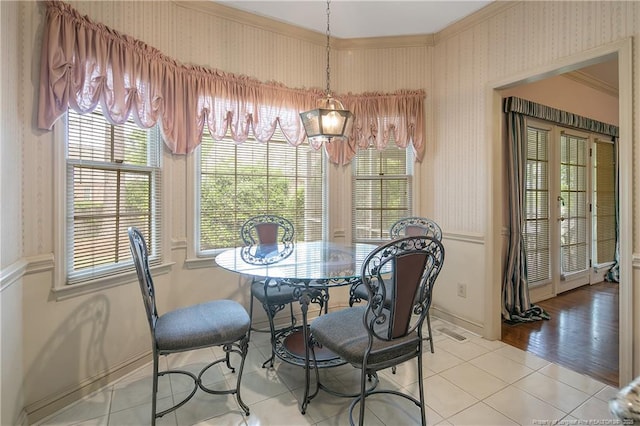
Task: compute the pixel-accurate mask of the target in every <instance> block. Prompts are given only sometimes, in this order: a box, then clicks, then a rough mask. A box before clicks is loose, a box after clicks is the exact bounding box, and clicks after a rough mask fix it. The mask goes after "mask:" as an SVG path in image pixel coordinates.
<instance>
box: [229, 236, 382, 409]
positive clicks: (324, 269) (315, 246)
mask: <svg viewBox="0 0 640 426" xmlns="http://www.w3.org/2000/svg"><path fill="white" fill-rule="evenodd" d="M375 248H376V246H375V245H373V244H363V243H355V244H341V243H336V242H329V241H312V242H297V243H290V244H277V245H250V246H244V247H237V248H234V249H229V250H226V251H224V252H222V253H220V254H218V255H217V256H216V263H217V264H218V265H219V266H221V267H222V268H224V269H227V270H230V271H234V272H237V273H239V274H243V275H247V276H252V277H260V278H265V279H274V280H275V281H276V282H277V285H279V286H281V285H287V286H292V287H293V288H294V291H293V293H294V295H295V296H296V298H297V300H298V301H299V302H300V310H301V313H302V325H301V326H298V327H296V328H295V329H293V330H288V331H286V332H283V333H279V334H278V335H277V336H276V337H275V339H274V340H273V341H272V345H273V349H274V353H275V354H276V355H277V356H278V358H280V359H281V360H283V361H285V362H288V363H291V364H294V365H299V366H301V367H304V368H305V392H304V397H303V398H302V399H301V401H300V411H301V412H302V413H303V414H304V413H305V411H306V406H307V404H308V402H309V400H310V399H311V398H313V397H314V396H315V395H316V394H317V392H318V388H316V390H315V392H314V393H313V394H310V389H309V384H310V369H311V367H313V366H317V367H319V368H323V367H333V366H338V365H343V364H344V363H345V361H343V360H341V359H340V358H338V357H337V356H336V355H335V354H333V353H332V352H330V351H329V350H328V349H324V348H315V349H314V355H315V358H314V360H313V361H312V360H310V350H309V335H308V318H307V313H308V308H309V304H310V303H311V302H313V301H314V299H316V298H318V297H322V298H324V301H325V303H326V302H328V300H329V290H330V289H331V288H332V287H339V286H347V285H350V286H351V290H350V291H351V292H352V291H353V288H354V285H353V284H356V283H357V282H359V281H360V273H361V268H362V263H363V262H364V260H365V259H366V257H367V256H368V255H369V253H371V251H373V250H374V249H375ZM268 281H269V280H267V282H268ZM319 293H320V296H318V294H319ZM325 306H326V305H325ZM316 372H317V369H316ZM318 384H319V382H318ZM319 386H320V384H319Z"/></svg>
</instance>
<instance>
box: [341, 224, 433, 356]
mask: <svg viewBox="0 0 640 426" xmlns="http://www.w3.org/2000/svg"><path fill="white" fill-rule="evenodd" d="M418 235H424V236H428V237H433V238H435V239H437V240H438V241H442V229H441V228H440V226H439V225H438V224H437V223H436V222H434V221H433V220H431V219H428V218H426V217H419V216H411V217H405V218H402V219H399V220H397V221H396V222H394V223H393V224H392V225H391V228H389V237H390V238H391V239H392V240H394V239H396V238H401V237H403V236H407V237H408V236H418ZM368 297H369V295H368V293H367V289H366V288H364V286H362V285H360V284H359V283H358V284H356V285H355V286H353V287H352V288H351V289H350V297H349V306H353V304H354V303H356V302H361V301H363V300H367V298H368ZM385 303H387V304H388V303H389V300H387V301H386V302H385ZM427 330H428V331H429V336H428V337H426V338H425V340H428V341H429V349H431V353H433V335H432V334H431V318H430V317H429V312H427Z"/></svg>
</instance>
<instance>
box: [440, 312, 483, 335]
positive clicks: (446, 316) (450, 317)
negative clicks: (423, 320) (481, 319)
mask: <svg viewBox="0 0 640 426" xmlns="http://www.w3.org/2000/svg"><path fill="white" fill-rule="evenodd" d="M431 314H432V317H438V318H440V319H443V320H445V321H447V322H450V323H452V324H454V325H457V326H458V327H462V328H464V329H465V330H469V331H470V332H472V333H475V334H477V335H479V336H483V335H484V334H483V333H484V327H483V326H482V324H479V323H476V322H473V321H469V320H467V319H465V318H462V317H459V316H457V315H454V314H450V313H448V312H445V311H443V310H441V309H440V308H438V307H437V306H434V305H431Z"/></svg>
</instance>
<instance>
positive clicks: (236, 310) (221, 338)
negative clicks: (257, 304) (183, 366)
mask: <svg viewBox="0 0 640 426" xmlns="http://www.w3.org/2000/svg"><path fill="white" fill-rule="evenodd" d="M248 330H249V314H248V313H247V311H246V310H245V308H244V307H243V306H242V305H241V304H239V303H237V302H234V301H232V300H214V301H211V302H206V303H201V304H198V305H193V306H189V307H185V308H179V309H176V310H174V311H171V312H167V313H165V314H164V315H161V316H160V317H158V321H157V322H156V328H155V335H156V343H157V345H158V350H159V351H160V352H163V351H167V352H180V351H182V350H191V349H196V348H199V347H208V346H215V345H222V344H226V343H232V342H235V341H237V340H238V339H240V338H241V337H242V336H243V335H245V334H246V333H247V331H248Z"/></svg>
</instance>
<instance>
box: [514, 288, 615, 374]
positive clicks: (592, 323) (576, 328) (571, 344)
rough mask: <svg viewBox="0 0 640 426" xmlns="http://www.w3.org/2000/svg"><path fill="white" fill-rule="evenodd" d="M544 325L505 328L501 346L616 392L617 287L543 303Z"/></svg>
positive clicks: (578, 291)
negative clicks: (598, 383)
mask: <svg viewBox="0 0 640 426" xmlns="http://www.w3.org/2000/svg"><path fill="white" fill-rule="evenodd" d="M536 304H537V305H538V306H540V307H542V308H543V309H544V310H545V311H547V312H548V313H549V315H551V319H550V320H548V321H546V320H543V321H535V322H532V323H523V324H516V325H510V324H506V323H504V322H503V323H502V341H503V342H505V343H507V344H509V345H512V346H515V347H517V348H520V349H523V350H526V351H528V352H531V353H533V354H535V355H537V356H539V357H541V358H544V359H546V360H547V361H551V362H554V363H556V364H559V365H561V366H563V367H566V368H569V369H570V370H573V371H577V372H579V373H583V374H586V375H588V376H590V377H593V378H594V379H596V380H600V381H601V382H603V383H607V384H609V385H611V386H614V387H618V324H619V322H618V284H616V283H608V282H602V283H599V284H594V285H591V286H583V287H580V288H577V289H575V290H571V291H568V292H566V293H562V294H560V295H559V296H556V297H554V298H552V299H548V300H545V301H542V302H539V303H536Z"/></svg>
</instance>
